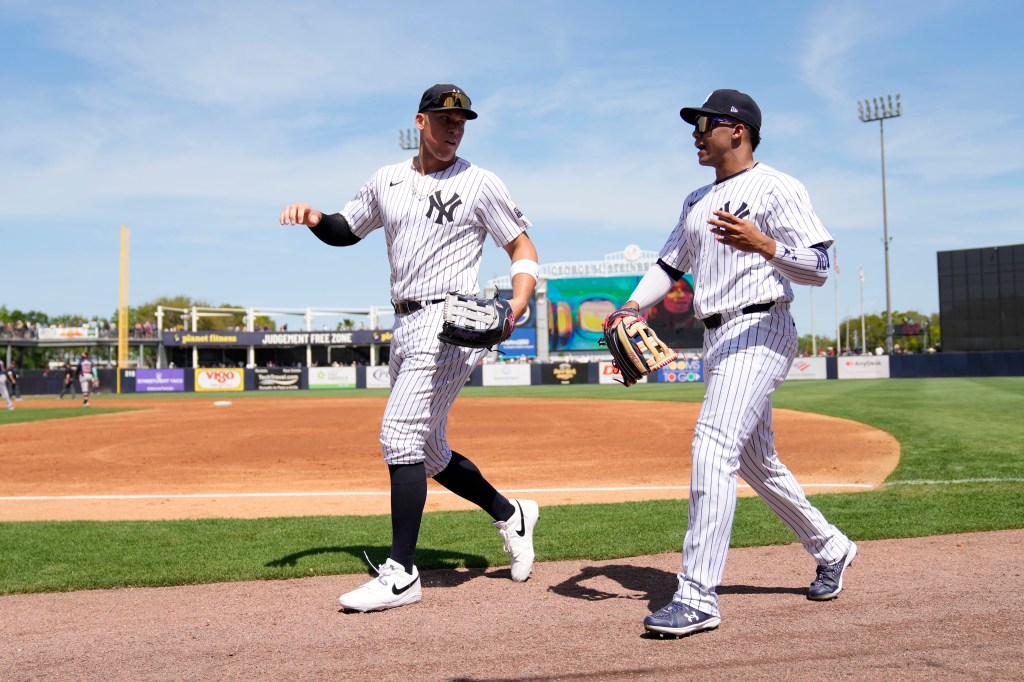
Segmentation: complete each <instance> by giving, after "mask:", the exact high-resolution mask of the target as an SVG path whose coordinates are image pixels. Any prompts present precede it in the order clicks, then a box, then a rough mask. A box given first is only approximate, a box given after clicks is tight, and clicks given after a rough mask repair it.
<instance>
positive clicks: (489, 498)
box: [434, 450, 516, 521]
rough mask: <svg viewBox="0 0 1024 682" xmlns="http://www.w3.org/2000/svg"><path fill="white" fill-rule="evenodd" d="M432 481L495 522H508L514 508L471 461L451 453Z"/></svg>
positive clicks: (453, 452) (514, 511)
mask: <svg viewBox="0 0 1024 682" xmlns="http://www.w3.org/2000/svg"><path fill="white" fill-rule="evenodd" d="M434 480H435V481H437V482H438V483H440V484H441V485H443V486H444V487H445V488H448V490H451V491H452V492H453V493H455V494H456V495H458V496H459V497H461V498H464V499H467V500H469V501H470V502H472V503H473V504H475V505H477V506H478V507H480V508H481V509H483V510H484V511H485V512H487V513H488V514H490V515H491V518H493V519H494V520H495V521H508V520H509V519H510V518H512V515H513V514H515V513H516V508H515V507H513V506H512V503H511V502H509V501H508V498H506V497H505V496H504V495H502V494H501V493H499V492H498V491H497V490H495V489H494V486H492V485H491V484H490V483H488V482H487V479H485V478H484V476H483V474H481V473H480V470H479V469H478V468H477V467H476V465H475V464H473V463H472V462H471V461H469V460H468V459H466V458H465V457H463V456H462V455H460V454H459V453H457V452H455V451H454V450H453V451H452V460H451V461H450V462H448V466H446V467H445V468H444V471H441V472H440V473H437V474H435V475H434Z"/></svg>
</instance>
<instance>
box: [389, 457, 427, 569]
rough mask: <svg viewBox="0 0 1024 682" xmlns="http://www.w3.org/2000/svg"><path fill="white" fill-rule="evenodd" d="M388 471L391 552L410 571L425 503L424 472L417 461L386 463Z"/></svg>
mask: <svg viewBox="0 0 1024 682" xmlns="http://www.w3.org/2000/svg"><path fill="white" fill-rule="evenodd" d="M388 473H389V474H390V475H391V556H390V558H391V559H393V560H394V561H397V562H398V563H400V564H402V566H403V567H404V568H405V572H406V573H409V574H411V573H412V567H413V565H414V564H415V563H416V541H417V539H418V538H419V534H420V521H422V520H423V505H425V504H426V503H427V473H426V470H425V469H424V467H423V462H420V463H419V464H389V465H388Z"/></svg>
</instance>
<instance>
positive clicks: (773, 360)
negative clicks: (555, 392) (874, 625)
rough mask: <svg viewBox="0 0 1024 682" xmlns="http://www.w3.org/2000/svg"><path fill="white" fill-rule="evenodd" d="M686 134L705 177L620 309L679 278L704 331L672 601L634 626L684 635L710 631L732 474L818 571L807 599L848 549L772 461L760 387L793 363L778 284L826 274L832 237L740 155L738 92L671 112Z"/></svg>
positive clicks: (826, 588)
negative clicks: (689, 286)
mask: <svg viewBox="0 0 1024 682" xmlns="http://www.w3.org/2000/svg"><path fill="white" fill-rule="evenodd" d="M680 116H682V118H683V120H684V121H686V122H687V123H689V124H692V125H693V126H694V132H693V139H694V145H695V146H696V148H697V161H698V163H700V165H702V166H709V167H711V168H714V170H715V181H714V182H713V183H711V184H710V185H706V186H704V187H701V188H700V189H698V190H696V191H694V192H692V193H691V194H690V195H689V196H688V197H686V200H685V202H684V204H683V209H682V214H681V215H680V216H679V222H678V224H677V225H676V227H675V229H674V230H673V231H672V234H671V235H670V236H669V238H668V241H667V242H666V243H665V246H664V247H663V248H662V250H661V253H660V258H659V260H658V262H657V264H656V265H655V266H653V267H652V268H651V270H650V271H649V272H648V273H647V274H646V275H645V276H644V277H643V279H642V280H641V281H640V283H639V284H638V285H637V287H636V289H635V290H634V292H633V294H632V296H631V300H630V301H629V302H627V303H626V305H625V306H624V307H626V308H638V309H640V308H646V307H648V306H650V305H653V304H654V303H657V302H658V301H660V300H661V298H662V297H663V296H664V295H665V294H666V293H667V292H668V291H669V289H670V288H671V286H672V284H673V281H675V280H677V279H679V278H680V277H681V276H682V275H683V273H684V272H692V273H693V280H694V286H695V296H696V297H695V299H694V311H695V314H696V316H697V317H698V318H700V319H701V321H702V322H703V324H704V327H705V332H704V375H705V384H706V387H705V388H706V391H705V397H704V403H703V405H702V406H701V410H700V415H699V416H698V418H697V424H696V427H695V429H694V434H693V446H692V460H693V474H692V478H691V480H690V499H689V522H688V527H687V531H686V539H685V541H684V544H683V561H682V572H681V573H679V576H678V580H679V584H678V589H677V591H676V593H675V595H674V597H673V599H672V601H671V602H670V603H669V604H668V605H667V606H665V607H664V608H662V609H660V610H659V611H657V612H655V613H653V614H651V615H649V616H647V617H646V618H645V619H644V627H645V629H647V630H649V631H652V632H656V633H662V634H669V635H687V634H691V633H693V632H698V631H700V630H709V629H712V628H715V627H718V625H719V623H720V613H719V610H718V595H717V593H716V589H717V587H718V585H719V584H721V581H722V572H723V570H724V568H725V558H726V553H727V552H728V549H729V538H730V536H731V534H732V524H733V517H734V515H735V511H736V483H737V473H738V474H740V475H742V476H743V480H745V481H746V482H747V483H748V484H749V485H750V486H751V487H752V488H753V489H754V490H755V491H757V493H758V494H759V495H760V496H761V498H762V499H763V500H764V501H765V502H766V503H767V504H768V506H769V507H770V508H771V509H772V510H773V511H774V512H775V513H776V514H778V516H779V518H780V519H782V521H783V522H784V523H785V524H786V525H788V526H789V527H790V528H792V529H793V531H794V532H795V533H796V535H797V537H798V538H799V539H800V542H801V543H803V546H804V548H805V549H806V550H807V552H808V553H810V555H811V556H812V557H814V560H815V561H816V562H817V564H818V570H817V575H816V577H815V579H814V581H813V582H812V583H811V586H810V589H809V590H808V593H807V596H808V598H810V599H814V600H826V599H833V598H835V597H836V596H837V595H838V594H839V592H840V590H841V589H842V587H843V573H844V571H845V570H846V567H847V566H849V565H850V563H851V562H852V561H853V559H854V557H855V556H856V555H857V546H856V545H855V544H854V543H853V542H852V541H851V540H850V539H849V538H847V537H846V536H845V535H844V534H843V533H842V532H840V531H839V529H837V528H836V527H835V526H833V525H832V524H830V523H829V522H828V521H826V520H825V517H824V516H822V514H821V512H819V511H818V510H817V509H815V508H814V507H813V506H812V505H811V504H810V502H808V501H807V497H806V496H805V495H804V492H803V490H802V489H801V488H800V486H799V485H798V484H797V482H796V479H795V478H794V477H793V475H792V474H791V473H790V471H789V470H788V469H787V468H786V466H785V465H784V464H783V463H782V462H781V461H779V458H778V453H777V452H776V450H775V445H774V432H773V430H772V404H771V394H772V392H773V391H774V390H775V389H776V388H777V387H778V386H779V385H780V384H782V382H783V380H784V379H785V378H786V374H787V373H788V372H789V366H790V364H791V363H792V361H793V358H794V357H795V355H796V350H797V331H796V325H795V324H794V323H793V318H792V316H791V315H790V312H789V304H790V301H792V300H793V287H792V283H796V284H807V285H811V286H821V285H822V284H824V283H825V280H826V279H827V278H828V270H829V264H828V251H827V249H828V247H829V246H830V245H831V244H832V241H833V240H832V237H831V236H830V235H829V234H828V232H826V231H825V228H824V227H823V226H822V224H821V221H820V220H819V219H818V217H817V215H815V213H814V210H813V209H812V208H811V203H810V199H809V198H808V196H807V192H806V190H805V189H804V187H803V185H802V184H800V183H799V182H798V181H797V180H796V179H794V178H792V177H790V176H788V175H786V174H784V173H781V172H779V171H777V170H775V169H774V168H771V167H769V166H766V165H765V164H763V163H759V162H757V161H755V160H754V150H755V149H756V148H757V145H758V144H759V142H760V135H761V111H760V109H759V108H758V106H757V104H756V103H755V102H754V100H753V99H751V97H750V96H749V95H746V94H744V93H741V92H737V91H736V90H715V91H714V92H712V93H711V94H710V95H709V96H708V98H707V101H705V102H704V105H703V106H701V107H687V108H684V109H682V110H681V111H680Z"/></svg>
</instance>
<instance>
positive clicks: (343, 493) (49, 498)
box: [0, 483, 875, 502]
mask: <svg viewBox="0 0 1024 682" xmlns="http://www.w3.org/2000/svg"><path fill="white" fill-rule="evenodd" d="M737 487H739V488H750V486H749V485H746V484H743V483H741V484H739V485H738V486H737ZM802 487H804V488H858V489H865V490H871V489H873V488H874V487H875V486H873V485H872V484H870V483H806V484H803V486H802ZM689 490H690V486H688V485H652V486H614V487H594V488H518V489H512V490H505V492H506V493H509V494H522V493H555V494H559V493H605V492H652V491H689ZM390 494H391V492H390V491H387V490H362V491H355V490H338V491H323V492H268V493H168V494H163V495H161V494H139V495H22V496H3V497H0V502H59V501H62V500H66V501H74V500H204V499H211V498H265V497H368V496H369V497H372V496H380V495H390ZM427 494H428V495H452V494H454V493H452V492H451V491H448V490H428V491H427Z"/></svg>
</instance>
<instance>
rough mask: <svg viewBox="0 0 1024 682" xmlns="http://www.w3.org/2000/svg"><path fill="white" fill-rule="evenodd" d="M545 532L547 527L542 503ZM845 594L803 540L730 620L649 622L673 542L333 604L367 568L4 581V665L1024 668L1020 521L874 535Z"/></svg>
mask: <svg viewBox="0 0 1024 682" xmlns="http://www.w3.org/2000/svg"><path fill="white" fill-rule="evenodd" d="M538 532H543V517H542V519H541V525H539V526H538ZM860 547H861V553H860V555H859V556H858V558H857V561H856V562H855V563H854V564H853V566H851V567H850V569H849V571H848V573H847V577H846V580H845V581H844V582H845V589H844V591H843V593H842V594H841V595H840V596H839V598H838V599H837V600H835V601H833V602H825V603H818V602H811V601H808V600H807V599H806V598H805V597H804V596H803V592H804V590H805V589H806V587H807V584H808V583H809V582H810V580H811V577H812V576H813V573H814V569H813V562H811V561H810V559H809V558H808V557H807V555H806V554H805V553H804V551H803V549H802V548H801V547H800V546H799V545H796V544H793V545H786V546H782V547H763V548H755V549H739V550H733V551H732V552H730V554H729V564H728V566H727V567H726V574H725V582H724V585H723V586H722V588H721V602H720V603H721V608H722V625H721V627H719V628H718V629H717V630H714V631H712V632H705V633H700V634H698V635H694V636H693V637H689V638H685V639H680V640H667V639H665V640H663V639H653V638H649V637H646V636H644V635H643V629H642V626H641V622H642V620H643V617H644V616H645V615H646V614H647V613H649V612H650V610H651V609H656V608H659V607H660V606H662V605H664V603H665V602H667V601H668V600H669V599H670V598H671V596H672V590H673V589H674V586H675V572H676V571H678V570H679V555H678V554H676V553H674V552H673V553H668V554H659V555H655V556H643V557H636V558H633V559H620V560H615V561H587V562H549V563H540V564H537V566H536V567H535V569H534V574H533V577H531V578H530V580H529V581H527V582H526V583H513V582H512V581H511V580H509V579H508V568H492V569H487V570H446V571H425V572H424V573H423V601H422V602H421V603H419V604H414V605H412V606H406V607H403V608H400V609H395V610H393V611H385V612H381V613H370V614H345V613H339V611H338V607H337V602H336V601H335V600H336V598H337V595H338V594H340V593H341V592H344V591H346V590H349V589H352V588H353V587H355V586H356V585H358V584H359V583H361V582H362V581H363V580H365V578H364V577H362V576H356V575H349V576H340V577H323V578H303V579H298V580H278V581H268V582H257V583H252V582H247V583H228V584H219V585H205V586H198V587H171V588H145V589H132V590H96V591H90V592H73V593H67V594H33V595H15V596H8V597H0V647H2V648H0V678H3V679H10V680H101V679H102V680H292V681H299V680H373V681H375V682H387V681H388V680H403V681H404V680H452V681H456V680H462V681H469V680H536V681H553V680H585V681H588V682H595V681H598V680H601V681H603V680H656V681H659V682H660V681H667V680H692V679H728V680H823V679H857V680H872V681H877V680H918V679H929V680H979V679H984V680H1020V679H1022V678H1024V662H1022V657H1021V649H1020V646H1021V642H1022V641H1024V620H1022V619H1021V617H1020V614H1021V612H1022V611H1024V592H1022V591H1021V589H1020V580H1021V567H1020V563H1019V561H1008V560H1007V558H1008V557H1018V558H1019V557H1021V556H1024V531H1007V532H998V533H979V534H974V535H963V536H943V537H931V538H921V539H915V540H900V541H894V540H886V541H880V542H863V543H861V545H860Z"/></svg>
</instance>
